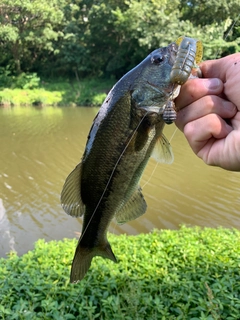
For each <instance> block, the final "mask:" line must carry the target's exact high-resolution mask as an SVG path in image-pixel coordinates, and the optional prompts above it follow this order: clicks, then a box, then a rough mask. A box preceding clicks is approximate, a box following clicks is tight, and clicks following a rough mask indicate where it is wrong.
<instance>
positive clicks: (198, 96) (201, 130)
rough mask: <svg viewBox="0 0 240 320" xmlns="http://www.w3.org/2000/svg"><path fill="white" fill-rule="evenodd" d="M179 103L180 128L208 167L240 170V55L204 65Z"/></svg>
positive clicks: (177, 122)
mask: <svg viewBox="0 0 240 320" xmlns="http://www.w3.org/2000/svg"><path fill="white" fill-rule="evenodd" d="M200 68H201V71H202V75H203V78H201V79H189V80H188V81H187V82H186V83H185V84H184V85H183V86H182V88H181V91H180V94H179V96H178V97H177V99H176V100H175V103H176V109H177V110H180V111H178V114H177V120H176V122H175V123H176V125H177V126H178V128H179V129H180V130H182V131H183V133H184V135H185V136H186V138H187V140H188V142H189V144H190V146H191V148H192V149H193V151H194V152H195V154H196V155H197V156H198V157H200V158H201V159H202V160H203V161H204V162H205V163H206V164H208V165H214V166H219V167H221V168H223V169H227V170H232V171H240V53H236V54H232V55H229V56H227V57H224V58H221V59H218V60H208V61H204V62H202V63H201V65H200Z"/></svg>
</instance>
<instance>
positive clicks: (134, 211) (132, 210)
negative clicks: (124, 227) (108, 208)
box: [116, 187, 147, 224]
mask: <svg viewBox="0 0 240 320" xmlns="http://www.w3.org/2000/svg"><path fill="white" fill-rule="evenodd" d="M146 209H147V204H146V201H145V199H144V197H143V194H142V192H141V188H140V187H138V188H137V189H136V191H135V192H134V193H133V195H132V196H131V198H130V199H129V200H128V201H127V202H126V203H125V204H124V205H123V207H122V208H121V209H120V210H119V211H118V212H117V213H116V220H117V223H119V224H122V223H125V222H127V221H130V220H134V219H137V218H138V217H140V216H141V215H142V214H144V213H145V211H146Z"/></svg>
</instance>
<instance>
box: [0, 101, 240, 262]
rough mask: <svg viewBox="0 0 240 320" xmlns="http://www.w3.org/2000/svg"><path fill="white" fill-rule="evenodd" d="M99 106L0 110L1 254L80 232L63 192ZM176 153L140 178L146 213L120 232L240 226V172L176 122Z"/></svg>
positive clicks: (170, 132)
mask: <svg viewBox="0 0 240 320" xmlns="http://www.w3.org/2000/svg"><path fill="white" fill-rule="evenodd" d="M97 112H98V108H70V107H66V108H53V107H47V108H34V107H14V108H1V109H0V230H1V232H0V257H4V256H5V254H6V253H7V252H9V251H10V250H15V251H17V252H18V254H19V255H21V254H23V253H25V252H27V251H28V250H31V249H32V248H33V247H34V242H35V241H36V240H37V239H39V238H44V239H46V240H47V241H49V240H53V239H56V240H59V239H63V238H73V237H76V236H79V234H80V232H81V224H82V219H81V218H79V219H76V218H72V217H70V216H68V215H67V214H65V213H64V211H63V209H62V208H61V205H60V200H59V197H60V193H61V190H62V186H63V183H64V181H65V178H66V177H67V175H68V174H69V173H70V171H71V170H72V169H73V168H74V167H75V166H76V164H77V163H78V162H79V161H80V159H81V156H82V154H83V151H84V148H85V144H86V138H87V134H88V132H89V129H90V127H91V124H92V121H93V118H94V117H95V115H96V113H97ZM164 133H165V135H166V136H167V137H168V139H171V137H172V139H171V145H172V148H173V151H174V155H175V161H174V163H173V164H171V165H167V164H156V162H155V161H154V160H152V159H151V160H150V162H149V164H148V166H147V168H146V170H145V172H144V175H143V177H142V180H141V186H142V187H143V194H144V196H145V199H146V201H147V204H148V209H147V212H146V214H144V215H143V216H142V217H140V218H138V219H137V220H135V221H132V222H130V223H127V224H124V225H117V224H116V222H115V221H113V222H112V224H111V226H110V231H111V232H113V233H116V234H120V233H126V234H134V235H136V234H138V233H141V232H149V231H151V230H152V229H153V228H158V229H178V228H179V225H180V224H186V225H199V226H207V227H218V226H223V227H234V228H238V229H240V186H239V181H240V173H237V172H228V171H224V170H222V169H219V168H215V167H209V166H206V165H205V164H203V163H202V161H201V160H200V159H198V158H197V157H196V156H195V155H194V154H193V152H192V151H191V149H190V148H189V146H188V144H187V142H186V140H185V139H184V137H183V135H182V133H181V132H180V131H179V130H177V131H175V126H174V125H171V126H166V128H165V130H164Z"/></svg>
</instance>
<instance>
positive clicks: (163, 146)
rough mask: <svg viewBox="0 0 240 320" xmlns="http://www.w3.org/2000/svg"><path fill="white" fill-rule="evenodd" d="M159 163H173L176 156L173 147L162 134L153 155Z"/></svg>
mask: <svg viewBox="0 0 240 320" xmlns="http://www.w3.org/2000/svg"><path fill="white" fill-rule="evenodd" d="M151 156H152V157H153V158H154V159H155V160H156V161H157V162H160V163H168V164H171V163H173V160H174V156H173V152H172V147H171V145H170V143H169V142H168V140H167V138H166V137H165V136H164V135H163V134H162V135H161V137H160V138H159V139H158V141H157V143H156V144H155V147H154V149H153V152H152V155H151Z"/></svg>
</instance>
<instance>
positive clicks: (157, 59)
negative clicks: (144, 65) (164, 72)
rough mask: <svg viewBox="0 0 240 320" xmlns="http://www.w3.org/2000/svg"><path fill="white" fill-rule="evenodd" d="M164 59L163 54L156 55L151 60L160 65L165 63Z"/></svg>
mask: <svg viewBox="0 0 240 320" xmlns="http://www.w3.org/2000/svg"><path fill="white" fill-rule="evenodd" d="M163 60H164V57H163V56H162V55H161V54H154V55H153V56H152V58H151V62H152V63H155V64H159V63H161V62H163Z"/></svg>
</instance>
